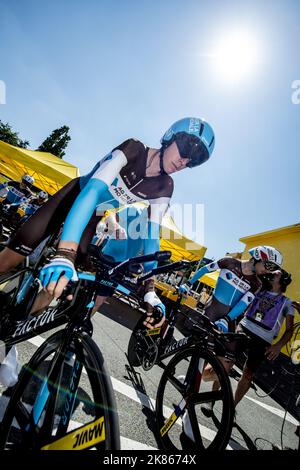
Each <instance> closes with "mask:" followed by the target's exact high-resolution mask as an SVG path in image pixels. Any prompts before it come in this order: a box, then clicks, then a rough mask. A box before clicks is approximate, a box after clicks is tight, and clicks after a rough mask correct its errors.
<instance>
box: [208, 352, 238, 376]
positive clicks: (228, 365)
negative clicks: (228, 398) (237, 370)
mask: <svg viewBox="0 0 300 470" xmlns="http://www.w3.org/2000/svg"><path fill="white" fill-rule="evenodd" d="M218 359H219V361H220V362H221V363H222V365H223V367H224V369H225V370H226V372H227V374H228V373H229V371H230V370H231V369H232V367H233V365H234V362H233V361H230V360H229V359H227V358H226V357H221V356H218ZM202 380H203V381H204V382H212V381H215V380H217V376H216V374H215V372H214V370H213V368H212V367H211V365H208V366H207V367H205V369H204V371H203V375H202Z"/></svg>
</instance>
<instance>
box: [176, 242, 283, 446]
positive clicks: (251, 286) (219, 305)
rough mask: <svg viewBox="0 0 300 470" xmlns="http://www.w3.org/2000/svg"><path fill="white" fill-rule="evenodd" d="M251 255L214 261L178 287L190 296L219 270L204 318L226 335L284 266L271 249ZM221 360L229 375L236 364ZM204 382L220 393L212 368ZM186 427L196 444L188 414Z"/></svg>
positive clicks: (208, 408)
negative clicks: (263, 278)
mask: <svg viewBox="0 0 300 470" xmlns="http://www.w3.org/2000/svg"><path fill="white" fill-rule="evenodd" d="M249 254H250V255H251V258H250V260H249V261H240V260H238V259H235V258H231V257H225V258H222V259H220V260H219V261H213V262H212V263H210V264H207V265H206V266H203V267H202V268H200V269H199V270H198V271H197V272H196V273H195V274H194V276H193V277H192V279H191V280H190V281H188V282H186V283H185V284H182V285H181V286H180V287H179V290H180V291H181V292H183V293H187V292H188V291H189V290H190V288H191V286H192V285H193V284H194V283H195V282H196V281H197V280H198V279H201V277H202V276H204V274H207V273H209V272H214V271H216V270H218V269H220V274H219V277H218V281H217V284H216V287H215V290H214V293H213V296H212V298H211V300H210V301H209V302H208V303H207V304H206V305H205V307H204V314H205V315H206V316H207V317H208V318H209V319H210V320H211V321H212V322H214V323H215V324H216V325H217V326H218V327H219V328H220V329H221V330H222V331H224V332H228V330H230V331H232V332H233V331H234V330H235V322H234V320H235V319H236V318H237V317H239V316H240V315H241V314H242V313H243V312H244V311H245V310H246V308H247V307H249V305H250V304H251V303H252V302H253V300H254V298H255V296H256V294H257V293H258V292H259V291H260V289H261V287H262V282H261V280H260V278H259V277H258V276H261V275H263V274H266V273H271V272H279V270H280V269H281V265H282V263H283V257H282V254H281V253H280V252H279V251H278V250H277V249H276V248H274V247H272V246H265V245H264V246H256V247H254V248H251V249H250V250H249ZM217 353H218V352H217ZM218 357H219V359H220V361H221V362H222V364H223V366H224V368H225V370H226V371H227V372H229V370H230V369H231V368H232V366H233V361H230V360H229V359H227V358H224V357H222V353H221V352H220V355H218ZM202 380H204V381H214V383H213V390H218V388H219V383H218V381H217V377H216V375H215V373H214V371H213V370H212V368H211V367H210V366H207V367H206V369H205V370H204V372H203V375H202ZM212 406H213V403H208V404H207V405H206V406H202V407H201V410H202V411H203V412H204V414H205V415H210V414H211V410H212ZM183 423H184V427H183V437H184V439H186V438H188V439H192V440H194V439H193V434H192V431H191V427H190V422H189V417H188V415H187V414H185V415H184V417H183ZM188 439H187V445H188Z"/></svg>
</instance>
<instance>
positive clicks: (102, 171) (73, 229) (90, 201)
mask: <svg viewBox="0 0 300 470" xmlns="http://www.w3.org/2000/svg"><path fill="white" fill-rule="evenodd" d="M126 164H127V158H126V155H125V153H124V151H122V150H120V149H115V150H113V151H112V152H111V154H109V155H107V157H106V158H104V159H103V161H102V164H101V165H100V167H99V168H98V170H96V172H95V173H94V174H93V175H92V177H91V178H90V180H89V181H88V182H87V184H86V185H85V187H84V188H83V189H82V191H81V192H80V194H79V195H78V197H77V198H76V200H75V202H74V204H73V206H72V207H71V209H70V212H69V214H68V216H67V218H66V221H65V224H64V228H63V232H62V237H61V240H63V241H72V242H76V243H79V242H80V238H81V236H82V233H83V231H84V229H85V227H86V226H87V224H88V222H89V220H90V218H91V217H92V215H93V212H94V211H95V209H96V207H97V206H98V205H99V204H100V203H101V202H102V199H103V195H104V193H105V192H106V191H107V190H108V187H109V186H110V185H111V183H112V182H113V180H114V179H115V178H116V176H117V175H118V174H119V172H120V170H121V168H123V167H124V166H125V165H126Z"/></svg>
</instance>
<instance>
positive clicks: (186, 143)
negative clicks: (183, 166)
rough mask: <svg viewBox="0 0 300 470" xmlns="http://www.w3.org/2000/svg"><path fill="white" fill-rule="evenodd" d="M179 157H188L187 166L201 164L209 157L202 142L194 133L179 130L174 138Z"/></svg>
mask: <svg viewBox="0 0 300 470" xmlns="http://www.w3.org/2000/svg"><path fill="white" fill-rule="evenodd" d="M175 141H176V144H177V147H178V151H179V154H180V156H181V158H188V159H189V163H188V164H187V166H188V167H190V168H192V167H194V166H198V165H201V164H202V163H204V162H206V160H208V158H209V153H208V150H207V148H206V147H205V145H204V144H203V142H202V141H201V140H200V139H199V138H198V137H196V136H195V135H187V134H185V133H183V132H182V133H181V132H179V133H178V134H177V135H176V138H175Z"/></svg>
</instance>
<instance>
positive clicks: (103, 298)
mask: <svg viewBox="0 0 300 470" xmlns="http://www.w3.org/2000/svg"><path fill="white" fill-rule="evenodd" d="M106 299H107V295H106V296H104V295H97V297H96V302H95V305H94V307H93V311H92V315H94V314H95V313H96V312H97V311H98V310H99V308H100V307H101V305H103V304H104V302H105V301H106Z"/></svg>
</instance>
